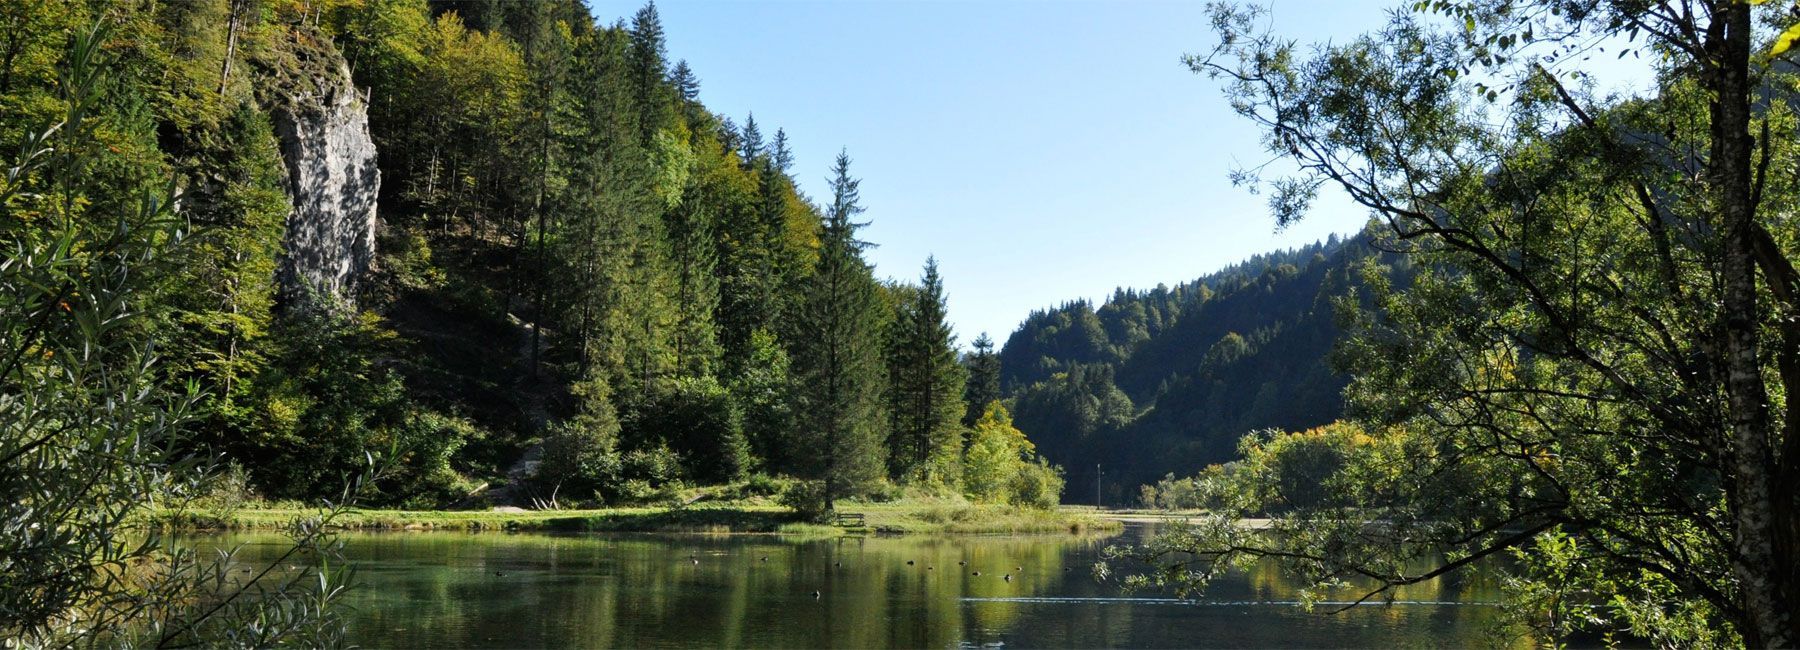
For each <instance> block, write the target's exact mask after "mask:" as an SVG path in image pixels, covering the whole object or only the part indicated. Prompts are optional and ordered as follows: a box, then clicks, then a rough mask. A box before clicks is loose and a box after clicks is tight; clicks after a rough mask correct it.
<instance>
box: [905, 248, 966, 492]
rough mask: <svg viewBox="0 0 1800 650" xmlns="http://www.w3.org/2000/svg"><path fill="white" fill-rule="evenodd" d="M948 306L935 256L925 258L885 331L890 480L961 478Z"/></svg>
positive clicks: (957, 370)
mask: <svg viewBox="0 0 1800 650" xmlns="http://www.w3.org/2000/svg"><path fill="white" fill-rule="evenodd" d="M947 310H948V307H947V305H946V303H945V297H944V282H943V278H942V277H941V276H939V275H938V268H937V258H935V257H934V258H930V259H928V260H926V262H925V275H924V277H923V278H922V280H921V284H920V286H919V287H918V289H917V290H915V291H912V292H910V293H909V294H908V295H906V296H905V298H904V302H903V303H902V304H901V305H899V310H898V313H897V314H896V317H895V319H894V322H893V326H892V327H891V328H890V329H889V350H888V364H889V375H888V376H889V377H890V385H889V387H888V408H889V412H890V422H891V423H892V424H891V427H892V430H891V431H889V432H888V454H889V456H888V471H889V475H890V476H891V477H892V478H894V479H895V480H899V481H904V482H908V483H914V484H923V485H954V484H955V483H956V482H957V481H958V480H959V479H960V472H959V471H957V468H956V465H957V458H958V456H960V455H961V453H962V438H963V436H962V426H961V425H960V423H959V420H960V419H961V418H962V416H963V412H964V410H965V409H964V406H963V401H962V397H963V381H964V370H963V368H962V366H961V365H960V364H958V363H957V359H956V335H955V334H954V333H953V332H952V331H951V329H950V323H949V322H948V321H947V320H946V315H947V314H946V312H947Z"/></svg>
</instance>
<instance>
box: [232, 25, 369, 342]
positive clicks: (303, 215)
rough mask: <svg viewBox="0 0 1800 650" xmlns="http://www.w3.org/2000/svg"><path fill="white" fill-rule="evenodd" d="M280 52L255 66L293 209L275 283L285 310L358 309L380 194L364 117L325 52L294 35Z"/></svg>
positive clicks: (341, 69) (307, 36)
mask: <svg viewBox="0 0 1800 650" xmlns="http://www.w3.org/2000/svg"><path fill="white" fill-rule="evenodd" d="M286 45H287V46H288V47H283V48H276V51H274V52H271V53H270V55H269V56H268V57H267V58H265V60H263V61H259V63H260V64H261V65H259V67H260V68H261V70H260V71H259V72H260V74H259V79H258V82H259V83H258V84H257V85H258V96H259V98H260V99H261V101H262V103H263V105H264V106H265V107H266V108H267V109H268V111H269V114H270V117H271V118H273V122H274V126H275V135H276V137H277V139H279V140H280V142H281V157H282V160H283V162H284V163H285V164H286V166H287V172H288V173H287V188H286V189H287V194H288V200H289V202H290V203H291V204H292V205H293V212H290V213H289V214H288V218H287V237H286V239H285V241H284V244H285V246H284V252H283V255H282V258H281V263H280V266H279V267H278V269H277V271H276V273H277V276H278V278H277V279H278V280H279V282H280V286H281V293H282V297H283V299H284V301H286V302H289V303H290V304H307V305H313V306H325V307H327V308H338V307H345V306H354V304H355V301H356V295H357V290H358V288H359V285H360V283H361V281H362V279H363V277H364V276H365V275H366V274H367V273H368V271H369V265H370V263H371V262H372V261H373V260H374V258H375V229H376V226H377V222H376V217H375V202H376V197H377V195H378V194H379V190H380V188H381V171H380V170H379V169H378V168H377V167H376V163H375V141H374V139H373V138H372V137H370V135H369V114H368V110H367V107H366V106H365V105H364V103H363V97H362V95H361V94H360V93H358V92H357V90H356V86H355V84H354V83H352V82H351V78H350V67H349V65H348V64H346V63H345V62H344V58H343V56H342V55H340V54H338V52H337V50H336V48H334V47H332V46H331V44H330V43H329V42H327V41H325V40H323V39H322V38H320V37H318V35H317V34H316V33H310V32H307V31H298V30H297V31H295V32H292V41H290V42H289V43H287V44H286Z"/></svg>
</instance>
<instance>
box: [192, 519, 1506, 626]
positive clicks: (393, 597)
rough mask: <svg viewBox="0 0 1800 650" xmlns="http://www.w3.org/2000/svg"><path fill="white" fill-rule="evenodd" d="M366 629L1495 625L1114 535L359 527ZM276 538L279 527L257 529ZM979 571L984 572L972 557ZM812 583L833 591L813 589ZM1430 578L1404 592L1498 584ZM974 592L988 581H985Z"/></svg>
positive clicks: (1470, 594)
mask: <svg viewBox="0 0 1800 650" xmlns="http://www.w3.org/2000/svg"><path fill="white" fill-rule="evenodd" d="M347 539H348V542H349V544H348V553H349V555H350V559H351V560H352V561H353V562H354V563H355V565H356V570H357V577H358V587H357V590H356V591H355V592H354V594H353V595H352V597H351V598H350V599H349V601H350V603H351V605H352V606H353V607H354V608H355V610H356V611H355V612H354V613H353V614H352V615H351V617H350V618H351V620H352V630H351V631H352V636H353V637H354V638H355V640H356V641H357V642H358V643H360V644H362V645H365V646H370V647H383V648H388V647H856V648H884V647H909V648H910V647H928V648H944V647H951V646H959V645H963V646H982V645H1000V644H1003V645H1008V646H1028V647H1040V646H1077V647H1099V646H1107V647H1134V646H1135V647H1167V646H1188V647H1194V646H1215V647H1217V646H1227V647H1244V646H1271V645H1280V646H1296V645H1298V646H1327V645H1328V646H1346V645H1348V646H1384V647H1391V646H1396V645H1399V646H1422V645H1424V646H1442V645H1460V646H1468V645H1480V644H1481V641H1482V634H1483V632H1484V631H1485V628H1486V626H1487V622H1488V621H1490V620H1491V618H1492V616H1493V611H1492V608H1488V607H1471V606H1429V605H1401V606H1393V607H1360V608H1356V609H1355V610H1353V611H1350V612H1345V613H1343V614H1338V615H1331V616H1326V615H1322V614H1310V613H1306V612H1303V611H1300V610H1298V609H1296V608H1293V607H1285V606H1278V605H1268V604H1263V603H1264V602H1265V601H1291V600H1293V599H1294V598H1295V597H1296V591H1297V586H1298V585H1296V584H1294V583H1293V582H1292V581H1291V580H1290V579H1288V578H1287V577H1285V576H1283V575H1281V573H1280V572H1279V571H1276V570H1275V569H1274V567H1273V566H1266V567H1258V568H1256V569H1254V570H1252V571H1250V572H1248V573H1247V574H1244V575H1241V576H1236V577H1235V578H1234V579H1232V580H1226V581H1222V582H1220V583H1216V584H1215V585H1214V586H1213V588H1212V589H1211V590H1209V592H1208V594H1207V600H1208V601H1213V602H1218V603H1227V604H1223V605H1204V606H1192V605H1174V606H1170V605H1168V604H1166V603H1160V604H1159V603H1156V602H1153V601H1128V600H1118V599H1119V598H1120V597H1121V596H1129V597H1132V598H1156V597H1158V596H1159V594H1129V595H1127V594H1121V593H1120V592H1119V591H1118V589H1117V588H1116V587H1115V586H1113V585H1109V584H1100V583H1097V582H1095V580H1094V579H1093V577H1092V575H1091V574H1090V573H1089V570H1088V569H1089V567H1090V566H1091V565H1092V563H1093V561H1094V560H1095V558H1096V556H1097V555H1098V553H1099V550H1100V549H1101V548H1102V547H1103V546H1104V545H1105V544H1106V543H1108V541H1109V540H1105V539H1101V538H1078V537H1067V536H1046V537H957V538H912V537H907V538H843V539H825V540H806V541H801V540H792V539H786V538H779V537H761V536H712V537H708V536H652V535H609V536H552V535H525V534H519V535H508V534H493V533H486V534H459V533H390V534H356V535H350V536H349V537H348V538H347ZM204 543H206V544H234V543H247V544H249V546H248V547H247V548H246V551H245V557H247V558H250V557H256V556H258V555H264V556H266V555H268V554H271V553H273V552H275V551H276V550H277V549H278V548H279V547H278V544H279V538H276V537H270V536H256V535H242V536H232V537H224V538H213V539H208V540H206V541H205V542H204ZM977 573H979V575H976V574H977ZM814 592H817V595H816V596H815V594H814ZM1491 592H1492V587H1491V586H1487V585H1479V584H1476V585H1469V584H1458V583H1452V582H1442V581H1440V582H1434V583H1429V584H1425V585H1418V586H1415V587H1412V588H1409V589H1408V590H1407V591H1406V592H1405V593H1403V594H1401V598H1403V599H1407V600H1419V601H1457V602H1469V601H1483V600H1491V595H1492V593H1491ZM971 599H973V600H971Z"/></svg>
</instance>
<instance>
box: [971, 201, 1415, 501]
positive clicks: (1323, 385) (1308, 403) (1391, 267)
mask: <svg viewBox="0 0 1800 650" xmlns="http://www.w3.org/2000/svg"><path fill="white" fill-rule="evenodd" d="M1368 242H1369V240H1368V238H1367V236H1366V235H1357V236H1353V237H1349V238H1342V239H1340V238H1339V237H1338V236H1336V235H1333V236H1331V237H1330V238H1329V239H1327V240H1326V241H1324V242H1317V243H1314V244H1311V245H1307V246H1302V247H1299V248H1294V249H1290V250H1285V251H1276V252H1271V253H1266V254H1262V255H1257V256H1254V257H1251V258H1250V259H1248V260H1245V261H1243V262H1240V263H1238V264H1235V265H1232V266H1230V267H1227V268H1224V269H1221V270H1219V271H1217V272H1214V273H1211V274H1208V275H1206V276H1203V277H1201V278H1199V279H1196V280H1193V281H1191V282H1184V283H1181V284H1177V285H1174V286H1172V287H1171V286H1163V285H1158V286H1157V287H1156V288H1154V289H1150V290H1147V291H1146V290H1132V289H1119V290H1117V291H1115V292H1114V293H1113V295H1112V296H1111V297H1110V298H1109V299H1107V301H1106V302H1105V303H1103V304H1101V305H1100V306H1099V307H1098V308H1096V307H1095V306H1094V305H1093V304H1092V303H1090V302H1088V301H1085V300H1077V301H1074V302H1069V303H1065V304H1063V305H1062V306H1060V307H1057V308H1055V309H1048V310H1041V311H1036V312H1033V313H1032V314H1031V315H1030V317H1028V318H1026V319H1025V322H1024V323H1023V324H1021V325H1020V327H1019V329H1018V331H1016V332H1014V333H1013V334H1012V336H1011V338H1009V339H1008V340H1007V342H1006V346H1005V348H1004V349H1003V350H1002V351H1001V353H1000V361H1001V368H1002V371H1001V377H1002V380H1001V381H1002V384H1003V386H1004V388H1005V391H1006V393H1007V394H1008V395H1009V396H1010V398H1011V399H1012V400H1013V404H1014V411H1015V414H1016V416H1017V419H1018V424H1019V427H1020V428H1021V429H1023V430H1024V431H1026V432H1027V433H1029V434H1030V435H1031V437H1032V439H1033V440H1035V441H1037V445H1038V448H1039V449H1040V450H1041V451H1042V453H1043V454H1044V456H1045V457H1046V458H1047V459H1049V460H1050V461H1051V462H1055V463H1060V464H1063V465H1064V466H1066V467H1067V468H1068V480H1069V485H1070V490H1069V494H1068V495H1067V496H1068V499H1069V500H1071V501H1081V502H1091V501H1092V500H1093V499H1094V498H1095V496H1094V495H1095V492H1094V485H1095V483H1094V481H1095V473H1094V472H1095V470H1096V468H1095V465H1096V464H1099V465H1100V466H1101V467H1100V468H1099V471H1100V472H1101V474H1102V476H1101V477H1100V478H1101V484H1100V485H1101V488H1102V490H1103V492H1104V495H1103V498H1104V499H1105V501H1106V502H1107V503H1109V504H1123V503H1127V502H1132V501H1135V500H1136V499H1137V496H1138V487H1139V486H1141V485H1145V484H1149V483H1154V482H1156V481H1157V480H1158V479H1159V478H1160V477H1162V476H1164V475H1165V474H1168V473H1174V474H1177V475H1182V476H1186V475H1190V474H1192V473H1194V472H1197V471H1199V470H1200V469H1201V468H1203V467H1205V466H1207V465H1209V464H1213V463H1223V462H1227V461H1230V460H1233V459H1235V458H1236V457H1237V455H1238V452H1237V445H1238V440H1239V439H1240V438H1241V437H1243V435H1244V434H1245V433H1248V432H1250V431H1253V430H1257V429H1263V428H1280V429H1288V430H1299V429H1306V428H1310V427H1315V426H1319V425H1323V424H1326V423H1329V422H1332V421H1334V420H1337V419H1338V418H1339V417H1340V416H1341V415H1342V414H1343V398H1342V396H1341V393H1342V391H1343V389H1344V387H1345V386H1346V385H1347V384H1348V382H1349V377H1348V376H1346V375H1345V374H1343V373H1341V372H1338V371H1336V370H1334V369H1333V366H1332V363H1331V355H1332V349H1333V346H1334V345H1335V344H1336V342H1337V341H1338V338H1339V336H1340V331H1339V328H1338V323H1337V317H1336V309H1337V308H1336V304H1337V303H1338V302H1339V301H1341V300H1354V299H1356V298H1355V295H1356V293H1355V290H1356V288H1357V287H1358V285H1360V284H1361V283H1362V281H1363V279H1362V274H1363V273H1365V272H1375V273H1379V274H1383V275H1384V276H1387V277H1393V278H1404V277H1405V276H1406V275H1407V274H1408V273H1410V271H1409V267H1408V266H1407V260H1406V259H1405V258H1395V257H1393V256H1384V255H1380V254H1378V253H1377V252H1376V251H1374V250H1373V249H1371V248H1370V247H1369V243H1368Z"/></svg>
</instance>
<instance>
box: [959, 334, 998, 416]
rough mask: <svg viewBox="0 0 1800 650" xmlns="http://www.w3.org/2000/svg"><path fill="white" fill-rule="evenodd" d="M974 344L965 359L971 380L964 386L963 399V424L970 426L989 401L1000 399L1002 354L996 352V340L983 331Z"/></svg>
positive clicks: (984, 409) (964, 362)
mask: <svg viewBox="0 0 1800 650" xmlns="http://www.w3.org/2000/svg"><path fill="white" fill-rule="evenodd" d="M972 345H974V347H975V350H974V351H973V352H970V353H969V354H968V356H967V357H964V359H963V365H965V366H966V367H968V370H969V381H968V383H967V384H966V385H965V386H964V388H963V401H964V402H966V403H967V408H966V410H965V411H964V413H963V424H966V425H969V426H975V421H976V420H978V419H980V418H981V414H982V413H983V412H985V411H986V410H987V405H988V404H989V403H992V402H995V401H998V400H999V399H1000V355H999V354H998V353H995V352H994V340H993V339H991V338H988V335H987V332H982V333H981V336H977V337H975V342H974V343H973V344H972Z"/></svg>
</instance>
